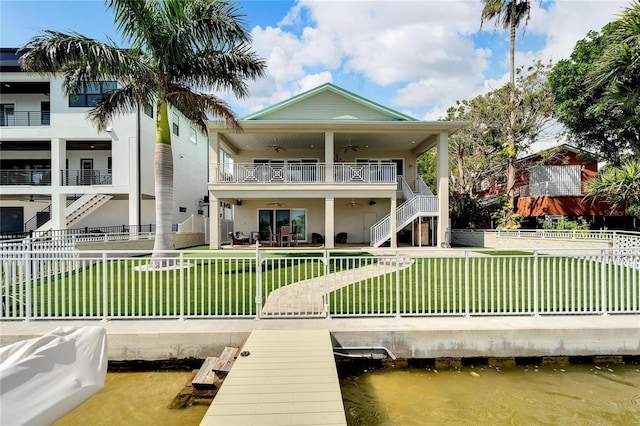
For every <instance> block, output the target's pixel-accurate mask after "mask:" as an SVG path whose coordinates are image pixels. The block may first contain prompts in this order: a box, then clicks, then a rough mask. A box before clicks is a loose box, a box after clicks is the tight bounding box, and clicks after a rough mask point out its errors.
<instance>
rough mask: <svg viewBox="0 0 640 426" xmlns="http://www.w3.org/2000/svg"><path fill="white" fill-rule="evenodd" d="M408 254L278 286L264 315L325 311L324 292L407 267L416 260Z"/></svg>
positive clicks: (268, 302)
mask: <svg viewBox="0 0 640 426" xmlns="http://www.w3.org/2000/svg"><path fill="white" fill-rule="evenodd" d="M413 262H414V261H413V259H411V258H408V257H400V258H398V259H396V258H382V259H379V261H378V262H375V263H372V264H369V265H367V266H363V267H361V268H353V269H347V270H344V271H340V272H334V273H332V274H329V275H327V276H321V277H317V278H312V279H309V280H303V281H299V282H296V283H293V284H289V285H286V286H283V287H280V288H277V289H275V290H273V291H272V292H270V293H269V296H268V297H267V300H266V301H265V303H264V306H263V308H262V315H265V316H268V315H270V314H294V315H295V314H298V315H305V314H317V315H321V314H322V313H324V312H326V309H325V306H324V303H325V302H324V299H325V297H324V296H325V295H327V294H329V293H331V292H332V291H335V290H338V289H340V288H343V287H346V286H348V285H351V284H354V283H357V282H360V281H364V280H368V279H370V278H373V277H378V276H381V275H385V274H389V273H391V272H395V271H396V270H402V269H406V268H408V267H409V266H411V265H412V264H413Z"/></svg>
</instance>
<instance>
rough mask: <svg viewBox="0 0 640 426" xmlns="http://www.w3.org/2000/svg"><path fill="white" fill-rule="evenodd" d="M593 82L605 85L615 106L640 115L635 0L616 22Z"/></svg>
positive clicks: (639, 20)
mask: <svg viewBox="0 0 640 426" xmlns="http://www.w3.org/2000/svg"><path fill="white" fill-rule="evenodd" d="M605 46H606V47H605V49H604V51H603V52H602V56H600V58H599V59H598V61H597V63H596V66H595V68H594V69H593V70H592V72H591V73H590V74H589V76H588V77H589V83H590V84H591V85H592V86H594V87H601V86H603V87H604V88H605V96H606V97H607V98H608V100H609V101H610V102H613V103H614V105H616V106H619V107H621V108H622V109H623V111H625V112H627V113H631V114H636V115H637V114H640V3H638V2H637V1H634V2H632V3H631V5H630V6H629V7H628V8H627V9H625V10H624V11H623V13H622V15H621V16H620V19H618V20H617V21H615V22H614V26H613V31H612V32H611V33H610V34H609V35H608V36H607V37H606V43H605Z"/></svg>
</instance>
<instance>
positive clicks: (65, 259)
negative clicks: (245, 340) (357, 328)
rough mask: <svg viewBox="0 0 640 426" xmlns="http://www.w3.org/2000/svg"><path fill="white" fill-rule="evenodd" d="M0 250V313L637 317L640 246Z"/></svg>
mask: <svg viewBox="0 0 640 426" xmlns="http://www.w3.org/2000/svg"><path fill="white" fill-rule="evenodd" d="M545 252H546V253H548V252H549V250H545ZM0 255H1V256H2V258H1V260H2V263H1V268H0V278H1V280H2V282H1V285H0V295H1V298H2V312H1V316H0V319H2V320H38V319H134V318H146V319H152V318H158V319H160V318H255V319H260V318H280V317H363V316H391V317H397V316H477V315H559V314H561V315H569V314H580V315H585V314H600V315H606V314H629V313H640V250H639V249H627V250H625V253H620V252H619V251H616V250H601V251H599V252H598V254H595V253H594V250H593V249H591V250H589V251H585V252H584V253H581V252H579V251H577V250H570V251H562V250H555V251H554V253H553V254H545V255H541V254H538V252H537V251H532V252H512V253H509V252H504V251H502V252H501V251H495V250H482V249H479V250H447V251H435V250H423V251H403V250H398V251H389V250H386V251H380V252H378V253H376V252H372V253H363V252H361V251H353V252H350V251H324V250H318V251H304V252H302V251H295V250H291V251H280V250H244V251H243V250H235V251H233V250H222V251H188V250H185V251H176V252H167V253H165V255H164V256H163V257H160V258H153V259H152V258H151V257H150V256H146V255H147V253H142V252H139V253H137V252H122V251H108V252H82V257H70V256H68V254H65V253H60V252H54V251H50V252H47V253H46V256H44V255H43V252H37V251H33V250H20V251H4V252H2V253H0ZM132 255H137V256H138V257H132Z"/></svg>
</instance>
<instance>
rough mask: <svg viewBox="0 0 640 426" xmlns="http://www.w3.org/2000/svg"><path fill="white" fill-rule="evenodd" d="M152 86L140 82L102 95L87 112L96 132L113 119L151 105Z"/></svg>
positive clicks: (153, 94) (153, 91)
mask: <svg viewBox="0 0 640 426" xmlns="http://www.w3.org/2000/svg"><path fill="white" fill-rule="evenodd" d="M155 95H156V93H155V87H154V85H153V84H149V85H148V86H145V85H144V84H141V83H140V82H136V84H131V85H127V86H123V87H119V88H117V89H116V90H112V91H110V92H107V93H105V94H103V95H102V96H101V97H100V98H99V99H98V100H97V102H96V103H95V105H94V106H93V108H91V109H90V110H89V112H88V113H87V116H88V117H89V120H91V121H92V122H93V123H94V124H95V125H96V127H97V128H98V130H100V131H102V130H104V129H105V128H106V127H107V125H108V124H109V122H110V121H111V120H113V118H114V117H115V116H117V115H120V114H126V113H129V112H131V111H133V110H135V108H136V107H138V106H140V105H144V104H153V103H154V102H155V99H156V96H155Z"/></svg>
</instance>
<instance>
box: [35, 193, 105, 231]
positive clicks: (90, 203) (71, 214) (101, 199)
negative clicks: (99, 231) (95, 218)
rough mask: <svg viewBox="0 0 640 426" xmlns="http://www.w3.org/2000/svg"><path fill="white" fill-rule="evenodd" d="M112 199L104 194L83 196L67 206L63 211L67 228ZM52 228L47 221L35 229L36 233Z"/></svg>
mask: <svg viewBox="0 0 640 426" xmlns="http://www.w3.org/2000/svg"><path fill="white" fill-rule="evenodd" d="M112 198H113V196H112V195H106V194H84V195H83V196H82V197H80V198H78V199H77V200H75V201H74V202H73V203H71V204H70V205H68V206H67V208H66V209H65V215H66V217H67V227H70V226H71V225H73V224H75V223H77V222H78V221H80V220H81V219H83V218H85V217H87V216H89V215H90V214H91V213H93V212H94V211H96V210H97V209H98V208H100V207H101V206H102V205H103V204H105V203H106V202H107V201H109V200H110V199H112ZM52 226H53V225H52V222H51V221H48V222H46V223H45V224H43V225H42V226H41V227H39V228H38V229H36V231H50V230H51V228H52Z"/></svg>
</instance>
